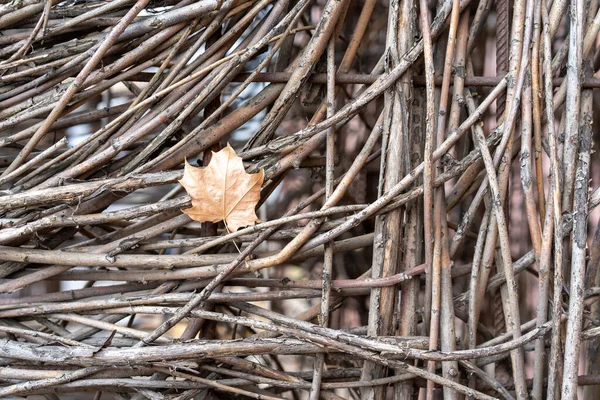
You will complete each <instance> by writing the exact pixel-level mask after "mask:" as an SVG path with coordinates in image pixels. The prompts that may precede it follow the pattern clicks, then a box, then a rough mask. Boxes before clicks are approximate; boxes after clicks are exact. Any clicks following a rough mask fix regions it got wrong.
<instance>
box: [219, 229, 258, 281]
mask: <svg viewBox="0 0 600 400" xmlns="http://www.w3.org/2000/svg"><path fill="white" fill-rule="evenodd" d="M223 223H224V224H225V229H226V230H227V234H228V235H230V234H231V231H230V230H229V227H228V226H227V221H225V219H223ZM231 242H232V243H233V245H234V246H235V248H236V249H237V251H238V253H239V254H240V255H241V254H242V250H240V248H239V247H238V245H237V243H236V242H235V239H233V238H232V239H231ZM244 264H246V267H247V268H250V266H249V265H248V261H246V259H245V258H244ZM254 274H255V275H256V276H258V271H254Z"/></svg>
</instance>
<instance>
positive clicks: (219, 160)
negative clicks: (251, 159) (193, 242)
mask: <svg viewBox="0 0 600 400" xmlns="http://www.w3.org/2000/svg"><path fill="white" fill-rule="evenodd" d="M263 180H264V171H263V170H260V172H257V173H256V174H249V173H247V172H246V171H245V170H244V165H243V164H242V158H241V157H238V155H237V154H235V151H234V150H233V149H232V148H231V146H230V145H229V143H227V147H225V148H224V149H222V150H220V151H218V152H217V153H215V152H213V154H212V158H211V160H210V162H209V163H208V166H206V167H205V168H196V167H192V166H191V165H190V164H188V162H187V161H186V162H185V169H184V172H183V178H182V179H181V180H180V181H179V183H181V185H183V187H184V188H185V190H186V191H187V192H188V194H189V195H190V197H191V198H192V207H191V208H187V209H185V210H182V211H183V212H184V213H186V214H187V215H189V216H190V218H192V219H193V220H195V221H199V222H219V221H225V224H226V226H227V228H228V229H229V230H230V231H231V232H235V231H236V230H237V229H238V228H240V227H243V226H248V225H251V224H254V223H255V222H259V221H260V220H259V219H258V217H257V216H256V212H255V208H256V204H257V203H258V200H259V199H260V188H261V186H262V183H263Z"/></svg>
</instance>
